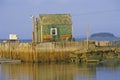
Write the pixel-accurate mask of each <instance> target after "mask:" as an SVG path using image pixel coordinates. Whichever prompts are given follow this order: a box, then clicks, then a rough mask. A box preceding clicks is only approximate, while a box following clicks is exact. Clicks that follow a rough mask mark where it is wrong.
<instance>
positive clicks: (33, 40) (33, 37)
mask: <svg viewBox="0 0 120 80" xmlns="http://www.w3.org/2000/svg"><path fill="white" fill-rule="evenodd" d="M31 18H32V27H33V28H32V42H35V19H34V16H32V17H31Z"/></svg>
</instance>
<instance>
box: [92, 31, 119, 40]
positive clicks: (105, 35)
mask: <svg viewBox="0 0 120 80" xmlns="http://www.w3.org/2000/svg"><path fill="white" fill-rule="evenodd" d="M90 39H91V40H98V41H101V40H102V41H103V40H109V41H110V40H119V39H120V38H118V37H116V36H115V35H114V34H112V33H106V32H101V33H94V34H92V35H91V36H90Z"/></svg>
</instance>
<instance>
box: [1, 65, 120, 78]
mask: <svg viewBox="0 0 120 80" xmlns="http://www.w3.org/2000/svg"><path fill="white" fill-rule="evenodd" d="M119 78H120V65H119V64H117V65H114V64H105V65H102V64H30V63H27V64H26V63H20V64H0V80H120V79H119Z"/></svg>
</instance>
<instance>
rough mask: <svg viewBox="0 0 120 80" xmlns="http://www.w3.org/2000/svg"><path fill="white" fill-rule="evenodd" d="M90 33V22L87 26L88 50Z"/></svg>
mask: <svg viewBox="0 0 120 80" xmlns="http://www.w3.org/2000/svg"><path fill="white" fill-rule="evenodd" d="M89 33H90V29H89V24H88V25H87V27H86V41H87V50H88V49H89Z"/></svg>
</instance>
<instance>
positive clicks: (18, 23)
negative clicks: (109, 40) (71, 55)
mask: <svg viewBox="0 0 120 80" xmlns="http://www.w3.org/2000/svg"><path fill="white" fill-rule="evenodd" d="M57 13H58V14H64V13H70V14H71V16H72V21H73V36H74V37H84V36H85V35H86V27H87V25H88V24H89V26H90V34H93V33H98V32H110V33H113V34H114V35H115V36H118V37H120V0H0V39H8V36H9V34H11V33H15V34H18V35H19V38H20V39H31V37H32V21H31V18H30V16H31V15H33V16H35V17H37V16H38V15H39V14H57Z"/></svg>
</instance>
